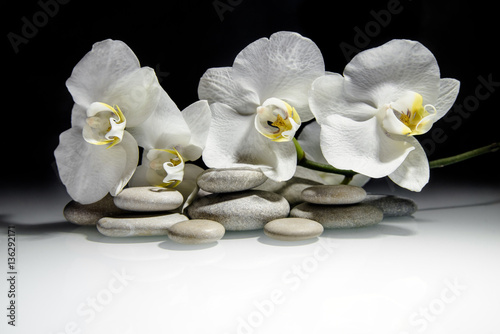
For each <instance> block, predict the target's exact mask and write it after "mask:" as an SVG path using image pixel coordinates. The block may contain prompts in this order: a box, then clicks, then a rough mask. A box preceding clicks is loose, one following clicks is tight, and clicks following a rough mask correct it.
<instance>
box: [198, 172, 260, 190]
mask: <svg viewBox="0 0 500 334" xmlns="http://www.w3.org/2000/svg"><path fill="white" fill-rule="evenodd" d="M266 180H267V176H266V175H264V173H262V172H261V171H260V169H254V168H245V167H242V168H211V169H207V170H205V171H204V172H203V173H201V174H200V175H199V176H198V180H197V182H198V186H199V187H200V188H201V189H203V190H205V191H208V192H210V193H229V192H235V191H243V190H248V189H252V188H255V187H257V186H260V185H261V184H262V183H264V182H265V181H266Z"/></svg>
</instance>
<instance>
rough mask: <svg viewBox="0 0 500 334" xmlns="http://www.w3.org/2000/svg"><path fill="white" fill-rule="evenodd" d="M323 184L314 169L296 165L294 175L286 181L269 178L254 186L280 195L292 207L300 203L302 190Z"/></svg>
mask: <svg viewBox="0 0 500 334" xmlns="http://www.w3.org/2000/svg"><path fill="white" fill-rule="evenodd" d="M321 184H325V183H324V181H323V179H322V178H321V177H320V176H319V174H318V173H317V172H316V171H313V170H310V169H307V168H304V167H301V166H297V170H296V171H295V175H294V176H293V177H292V178H291V179H290V180H287V181H282V182H277V181H273V180H271V179H268V180H266V182H264V183H263V184H262V185H260V186H258V187H256V188H255V189H256V190H265V191H272V192H275V193H277V194H280V195H281V196H283V197H285V199H286V200H287V201H288V203H290V206H291V207H293V206H295V205H297V204H299V203H302V202H303V200H302V196H301V193H302V190H304V189H306V188H309V187H311V186H315V185H321Z"/></svg>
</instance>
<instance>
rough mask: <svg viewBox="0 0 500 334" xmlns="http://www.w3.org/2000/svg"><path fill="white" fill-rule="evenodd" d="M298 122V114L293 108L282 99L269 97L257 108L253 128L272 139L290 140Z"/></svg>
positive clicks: (299, 122)
mask: <svg viewBox="0 0 500 334" xmlns="http://www.w3.org/2000/svg"><path fill="white" fill-rule="evenodd" d="M300 124H301V120H300V116H299V114H298V113H297V111H296V110H295V108H293V107H292V106H290V105H289V104H288V103H286V102H285V101H283V100H280V99H277V98H269V99H267V100H266V101H265V102H264V103H263V104H262V106H260V107H258V108H257V115H256V116H255V128H256V129H257V131H258V132H259V133H260V134H262V135H263V136H264V137H266V138H269V139H271V140H272V141H275V142H287V141H291V140H292V139H293V136H294V135H295V132H297V130H298V129H299V127H300Z"/></svg>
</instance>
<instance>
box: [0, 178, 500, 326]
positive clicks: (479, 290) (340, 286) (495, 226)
mask: <svg viewBox="0 0 500 334" xmlns="http://www.w3.org/2000/svg"><path fill="white" fill-rule="evenodd" d="M382 188H383V187H382ZM388 189H389V188H387V189H382V190H385V191H386V192H387V190H388ZM393 190H394V189H393ZM397 191H399V190H397ZM397 191H396V192H397ZM402 194H403V195H405V196H406V197H410V196H411V198H413V199H414V200H415V201H416V202H417V203H418V205H419V207H420V210H419V211H418V212H416V213H415V214H414V215H413V217H402V218H388V219H385V220H384V221H383V222H382V223H380V224H379V225H377V226H372V227H366V228H359V229H348V230H329V231H325V233H324V234H323V235H322V236H320V237H319V238H317V239H314V240H310V241H306V242H280V241H275V240H272V239H269V238H268V237H266V236H265V235H264V234H263V232H262V231H252V232H244V233H242V232H228V233H226V235H225V237H224V238H223V239H222V240H220V241H219V242H218V243H215V244H211V245H207V246H187V245H180V244H176V243H174V242H172V241H170V240H168V239H167V237H141V238H116V239H113V238H109V237H105V236H103V235H101V234H100V233H99V232H98V231H97V230H96V229H95V227H81V226H76V225H72V224H69V223H66V222H64V218H63V216H62V208H63V207H64V205H65V204H66V203H67V202H68V201H69V197H68V196H67V195H66V193H65V191H64V189H63V188H62V187H60V186H57V187H45V188H38V189H30V188H24V189H17V190H8V189H6V190H3V191H2V193H1V195H0V196H1V197H0V199H1V204H0V205H1V210H2V211H1V217H0V218H1V224H0V242H1V247H0V254H1V255H0V264H1V266H2V268H3V272H4V277H5V276H7V278H8V274H7V273H8V268H7V238H8V237H7V231H8V226H9V225H16V227H15V233H16V272H17V275H16V283H17V285H16V298H15V303H16V326H15V327H12V326H9V325H8V324H7V322H8V321H9V319H8V317H7V315H8V312H9V311H8V310H7V309H6V308H7V307H8V306H9V304H8V303H9V302H10V300H11V299H9V298H8V296H7V292H8V290H9V285H8V281H7V279H3V280H2V283H1V284H0V295H1V296H2V297H1V298H0V303H1V305H2V310H3V314H2V317H1V318H2V319H3V320H2V323H1V325H0V328H1V332H2V333H42V334H45V333H46V334H56V333H57V334H60V333H92V334H94V333H96V334H100V333H107V334H108V333H120V334H136V333H217V334H225V333H245V334H249V333H301V334H302V333H346V334H350V333H356V334H358V333H385V334H392V333H394V334H404V333H411V334H413V333H467V334H468V333H483V334H493V333H498V328H500V327H499V324H500V323H499V322H498V314H500V288H499V285H498V282H500V266H499V258H500V220H499V214H500V193H499V190H498V187H497V186H495V185H492V186H481V187H478V186H467V185H465V184H460V183H454V184H430V185H429V186H428V187H426V188H425V189H424V191H422V192H421V193H418V194H416V193H410V192H404V193H402Z"/></svg>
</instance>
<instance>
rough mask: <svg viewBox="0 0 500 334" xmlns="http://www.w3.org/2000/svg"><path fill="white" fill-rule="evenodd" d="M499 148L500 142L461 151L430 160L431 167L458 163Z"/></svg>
mask: <svg viewBox="0 0 500 334" xmlns="http://www.w3.org/2000/svg"><path fill="white" fill-rule="evenodd" d="M499 149H500V143H493V144H490V145H487V146H483V147H480V148H477V149H475V150H472V151H468V152H465V153H461V154H458V155H454V156H451V157H447V158H442V159H437V160H433V161H429V167H430V168H439V167H444V166H448V165H451V164H454V163H457V162H460V161H464V160H467V159H470V158H474V157H477V156H479V155H483V154H486V153H492V152H496V151H498V150H499Z"/></svg>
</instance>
